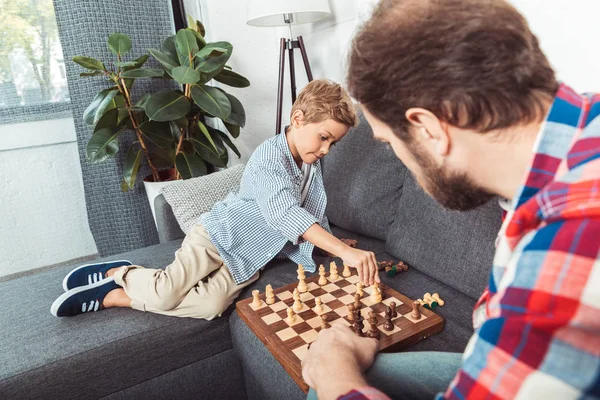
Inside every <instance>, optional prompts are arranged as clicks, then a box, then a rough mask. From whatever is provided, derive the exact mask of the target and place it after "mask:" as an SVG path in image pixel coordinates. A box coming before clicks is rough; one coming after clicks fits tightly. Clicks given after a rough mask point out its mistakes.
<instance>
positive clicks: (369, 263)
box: [340, 246, 380, 286]
mask: <svg viewBox="0 0 600 400" xmlns="http://www.w3.org/2000/svg"><path fill="white" fill-rule="evenodd" d="M340 257H341V259H342V260H343V261H344V262H345V263H346V264H348V265H349V266H351V267H353V268H356V270H357V271H358V278H359V279H360V281H361V282H362V283H364V284H365V285H368V286H371V285H372V284H373V282H380V280H379V274H378V273H377V272H378V270H377V260H376V259H375V254H374V253H373V252H371V251H365V250H360V249H354V248H352V247H350V246H347V247H346V249H345V250H344V252H343V253H342V254H340Z"/></svg>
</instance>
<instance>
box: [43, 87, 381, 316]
mask: <svg viewBox="0 0 600 400" xmlns="http://www.w3.org/2000/svg"><path fill="white" fill-rule="evenodd" d="M290 119H291V121H290V126H289V127H288V128H286V130H285V132H283V133H282V134H280V135H277V136H276V137H273V138H271V139H269V140H267V141H265V142H264V143H263V144H262V145H261V146H259V147H258V148H257V149H256V151H255V152H254V154H253V155H252V157H251V158H250V160H249V161H248V164H247V166H246V169H245V171H244V174H243V177H242V181H241V184H240V189H239V191H238V192H234V193H230V194H229V196H228V197H227V198H226V199H225V200H223V201H221V202H218V203H217V204H215V206H214V207H213V208H212V210H211V211H210V212H208V213H206V214H204V215H202V216H201V218H200V220H199V223H198V224H196V225H195V226H194V227H193V228H192V229H191V230H190V232H189V233H188V234H187V236H186V238H185V239H184V241H183V243H182V245H181V248H180V249H179V250H178V251H177V252H176V253H175V261H174V262H173V263H172V264H171V265H169V266H168V267H167V268H166V269H165V270H164V271H163V270H160V269H147V268H143V267H141V266H135V265H122V266H118V267H115V266H114V263H113V264H96V265H90V266H84V267H79V268H77V269H75V270H73V271H72V272H71V273H69V274H68V275H67V276H66V277H65V280H64V282H63V286H64V288H65V290H67V292H66V293H64V294H63V295H61V296H60V297H59V298H58V299H57V300H56V301H55V302H54V304H53V305H52V307H51V312H52V314H53V315H55V316H72V315H77V314H80V313H84V312H89V311H97V310H100V309H103V308H109V307H131V308H133V309H136V310H141V311H150V312H155V313H159V314H164V315H173V316H179V317H191V318H205V319H208V320H210V319H213V318H215V317H219V316H221V314H222V313H223V312H224V311H225V310H226V309H227V307H229V305H230V304H231V303H232V302H233V301H234V300H235V298H236V297H237V296H238V295H239V294H240V292H241V290H242V289H243V288H244V287H246V286H248V285H250V284H251V283H252V282H254V281H255V280H257V279H258V276H259V270H260V269H261V268H262V267H264V265H265V264H267V263H268V262H269V261H270V260H271V259H273V258H274V257H276V256H278V255H280V256H284V257H287V258H289V259H291V260H292V261H294V262H295V263H298V264H303V265H304V266H305V268H306V270H307V271H309V272H314V271H315V268H316V265H315V263H314V261H313V259H312V251H313V248H314V246H317V247H319V248H321V249H322V250H324V251H325V252H327V253H329V254H332V255H335V256H338V257H341V258H342V260H343V261H344V262H346V263H347V264H348V265H350V266H353V267H355V268H357V269H358V273H359V275H360V277H361V279H362V280H363V282H365V283H366V284H372V283H373V281H374V280H375V279H378V278H377V277H376V276H377V266H376V260H375V256H374V254H373V253H371V252H368V251H363V250H359V249H355V248H352V247H350V246H349V245H347V244H346V243H344V242H343V241H341V240H339V239H337V238H336V237H334V236H333V235H332V234H331V230H330V228H329V223H328V221H327V217H326V216H325V206H326V195H325V188H324V186H323V177H322V172H321V163H320V159H321V157H323V156H325V155H326V154H327V153H328V152H329V150H330V148H331V146H333V145H335V144H336V143H337V142H338V141H340V140H341V139H342V138H343V137H344V136H345V135H346V133H347V132H348V130H349V129H350V127H352V126H355V125H356V121H357V117H356V112H355V111H354V107H353V105H352V103H351V100H350V97H349V96H348V94H347V93H346V92H345V90H344V89H343V88H342V87H341V86H340V85H339V84H336V83H333V82H330V81H327V80H316V81H313V82H310V83H309V84H308V85H307V86H306V87H305V88H304V90H302V92H301V93H300V95H299V96H298V99H297V100H296V102H295V103H294V105H293V107H292V111H291V118H290ZM94 281H96V282H94ZM88 282H94V283H89V284H88Z"/></svg>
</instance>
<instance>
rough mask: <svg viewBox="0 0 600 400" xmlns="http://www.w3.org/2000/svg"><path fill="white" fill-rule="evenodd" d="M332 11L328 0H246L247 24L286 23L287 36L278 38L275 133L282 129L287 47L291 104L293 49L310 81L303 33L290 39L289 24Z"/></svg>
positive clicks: (272, 25)
mask: <svg viewBox="0 0 600 400" xmlns="http://www.w3.org/2000/svg"><path fill="white" fill-rule="evenodd" d="M330 14H331V12H330V11H329V4H328V3H327V0H302V1H298V0H251V1H250V2H249V3H248V21H247V23H248V25H251V26H260V27H277V26H287V27H288V28H289V29H290V37H289V39H288V38H281V40H280V41H279V83H278V86H277V121H276V126H275V134H278V133H280V132H281V112H282V107H283V82H284V77H283V75H284V72H285V53H286V50H287V53H288V58H289V63H290V84H291V89H292V103H293V102H294V101H296V72H295V68H294V67H295V66H294V49H300V54H301V56H302V61H304V68H305V69H306V76H307V77H308V81H309V82H310V81H312V80H313V77H312V71H311V70H310V64H309V62H308V56H307V55H306V47H305V46H304V41H303V40H302V36H298V37H297V38H296V39H292V25H299V24H306V23H309V22H315V21H318V20H320V19H323V18H327V17H328V16H329V15H330Z"/></svg>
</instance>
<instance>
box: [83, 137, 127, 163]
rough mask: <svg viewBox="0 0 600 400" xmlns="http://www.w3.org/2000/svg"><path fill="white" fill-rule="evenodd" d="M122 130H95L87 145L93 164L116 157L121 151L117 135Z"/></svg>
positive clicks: (88, 154)
mask: <svg viewBox="0 0 600 400" xmlns="http://www.w3.org/2000/svg"><path fill="white" fill-rule="evenodd" d="M120 132H121V131H120V130H119V131H116V132H113V130H112V129H108V128H105V129H101V130H99V131H98V132H95V133H94V134H93V135H92V137H91V139H90V141H89V142H88V144H87V147H86V155H87V159H88V160H89V161H90V162H91V163H92V164H97V163H100V162H102V161H104V160H107V159H109V158H111V157H114V155H115V154H117V151H119V142H118V140H117V136H118V135H119V133H120Z"/></svg>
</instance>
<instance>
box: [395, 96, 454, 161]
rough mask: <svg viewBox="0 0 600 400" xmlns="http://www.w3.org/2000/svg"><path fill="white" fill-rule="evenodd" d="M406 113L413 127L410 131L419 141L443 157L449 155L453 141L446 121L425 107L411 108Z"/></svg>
mask: <svg viewBox="0 0 600 400" xmlns="http://www.w3.org/2000/svg"><path fill="white" fill-rule="evenodd" d="M405 115H406V119H407V120H408V122H410V124H411V125H412V127H413V129H411V130H410V131H411V132H412V134H413V135H414V136H415V139H416V140H417V141H418V142H419V143H421V144H423V145H424V146H425V147H427V148H428V149H429V150H430V151H431V152H433V153H434V154H437V155H439V156H441V157H444V156H447V155H448V153H449V152H450V144H451V142H450V135H449V134H448V129H447V125H446V124H445V123H443V122H442V121H440V120H439V118H438V117H437V116H436V115H435V114H434V113H432V112H431V111H429V110H426V109H424V108H418V107H415V108H409V109H408V110H406V114H405Z"/></svg>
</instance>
